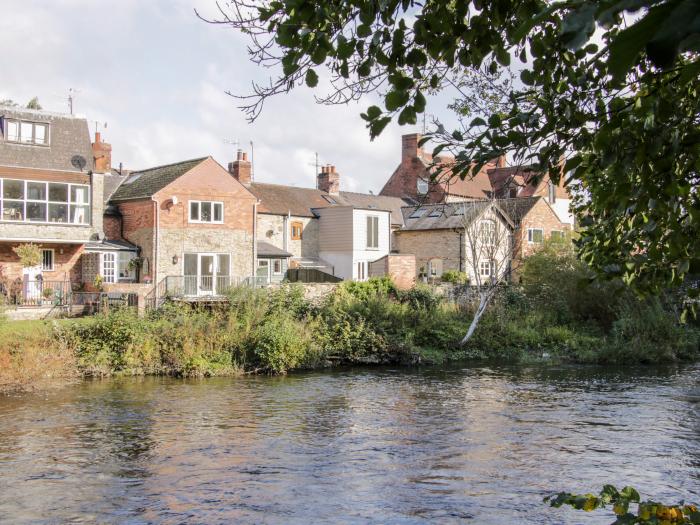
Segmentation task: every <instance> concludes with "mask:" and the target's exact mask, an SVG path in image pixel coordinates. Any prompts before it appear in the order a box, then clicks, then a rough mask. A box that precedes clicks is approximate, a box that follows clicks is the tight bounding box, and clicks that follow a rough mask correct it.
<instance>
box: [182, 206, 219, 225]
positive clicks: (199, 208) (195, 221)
mask: <svg viewBox="0 0 700 525" xmlns="http://www.w3.org/2000/svg"><path fill="white" fill-rule="evenodd" d="M194 203H196V204H197V215H198V217H197V218H196V219H193V218H192V204H194ZM203 203H204V204H206V203H208V204H211V220H210V221H203V220H202V219H201V217H202V204H203ZM217 204H218V205H220V206H221V220H219V221H217V220H214V215H215V213H214V207H215V206H216V205H217ZM187 217H188V219H189V222H190V223H192V224H223V223H224V202H223V201H200V200H191V201H188V202H187Z"/></svg>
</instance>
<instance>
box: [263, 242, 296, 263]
mask: <svg viewBox="0 0 700 525" xmlns="http://www.w3.org/2000/svg"><path fill="white" fill-rule="evenodd" d="M291 256H292V254H291V253H288V252H285V251H284V250H283V249H281V248H278V247H277V246H273V245H272V244H270V243H269V242H265V241H258V259H260V258H263V259H264V258H267V259H286V258H287V257H291Z"/></svg>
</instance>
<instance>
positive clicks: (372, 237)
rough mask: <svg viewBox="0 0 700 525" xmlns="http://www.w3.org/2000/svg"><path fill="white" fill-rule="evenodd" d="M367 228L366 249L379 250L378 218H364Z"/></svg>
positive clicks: (372, 216)
mask: <svg viewBox="0 0 700 525" xmlns="http://www.w3.org/2000/svg"><path fill="white" fill-rule="evenodd" d="M365 224H366V228H367V236H366V242H365V245H366V248H367V249H368V250H378V249H379V216H377V215H367V216H366V218H365Z"/></svg>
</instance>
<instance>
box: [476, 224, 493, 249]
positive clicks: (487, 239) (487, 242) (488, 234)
mask: <svg viewBox="0 0 700 525" xmlns="http://www.w3.org/2000/svg"><path fill="white" fill-rule="evenodd" d="M479 230H480V231H479V233H480V237H481V242H482V243H483V244H484V246H489V247H494V246H496V231H497V230H498V225H497V224H496V220H495V219H483V220H482V221H481V222H480V223H479Z"/></svg>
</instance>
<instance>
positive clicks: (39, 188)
mask: <svg viewBox="0 0 700 525" xmlns="http://www.w3.org/2000/svg"><path fill="white" fill-rule="evenodd" d="M110 155H111V147H110V146H109V145H108V144H104V143H102V142H101V140H100V137H99V135H98V136H97V138H96V142H95V144H91V143H90V137H89V132H88V125H87V121H86V120H85V119H84V118H78V117H74V116H72V115H64V114H60V113H50V112H46V111H37V110H29V109H24V108H17V107H8V106H3V107H0V266H1V267H2V284H1V286H2V288H3V290H4V292H5V293H9V288H12V289H13V290H14V291H13V292H12V293H13V298H14V301H15V302H18V304H28V303H29V302H30V300H34V301H35V300H36V298H37V296H38V295H41V294H42V292H46V291H47V290H55V291H56V292H58V291H61V292H62V293H63V292H68V291H69V289H70V287H71V286H73V287H75V286H78V285H80V284H81V283H83V284H84V283H86V282H90V278H91V276H90V275H86V273H85V270H86V268H87V269H89V268H90V266H91V265H90V264H89V261H88V259H89V254H90V253H112V254H115V253H117V252H120V251H126V252H131V253H134V250H135V247H133V246H130V245H129V244H128V243H123V244H122V243H120V244H118V245H113V244H108V243H105V241H104V237H105V235H104V229H103V210H104V202H105V184H108V185H109V184H111V181H112V178H111V172H110V170H109V169H108V166H109V163H110ZM106 181H107V183H106ZM23 243H33V244H36V245H38V246H39V248H40V249H41V264H40V265H39V266H37V267H34V268H23V267H22V264H21V262H20V260H19V257H18V256H17V255H16V253H15V252H14V250H13V249H14V248H16V247H17V246H18V245H19V244H23ZM108 258H109V256H108ZM96 271H100V272H101V271H102V269H101V268H99V265H98V267H97V268H96ZM18 285H19V287H20V288H21V293H20V294H18V293H17V287H18Z"/></svg>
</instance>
